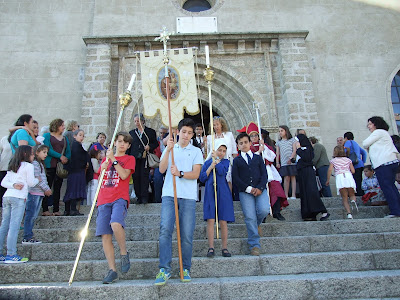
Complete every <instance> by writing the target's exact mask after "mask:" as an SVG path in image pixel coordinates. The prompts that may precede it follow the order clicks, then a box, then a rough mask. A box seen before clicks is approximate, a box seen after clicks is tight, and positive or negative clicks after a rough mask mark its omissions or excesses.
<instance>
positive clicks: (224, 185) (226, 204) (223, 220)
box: [199, 139, 235, 257]
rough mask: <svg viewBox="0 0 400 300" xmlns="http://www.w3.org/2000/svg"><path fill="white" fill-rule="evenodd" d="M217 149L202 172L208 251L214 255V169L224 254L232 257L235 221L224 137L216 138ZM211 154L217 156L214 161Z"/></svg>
mask: <svg viewBox="0 0 400 300" xmlns="http://www.w3.org/2000/svg"><path fill="white" fill-rule="evenodd" d="M214 148H215V149H216V151H213V152H212V154H211V153H210V154H209V155H208V157H207V160H206V161H205V162H204V165H203V167H202V169H201V172H200V178H199V179H200V181H201V182H204V183H205V185H206V188H205V195H204V205H203V218H204V220H205V221H206V220H207V237H208V246H209V248H208V253H207V257H214V255H215V251H214V222H215V192H214V178H213V169H214V168H215V173H216V179H217V206H218V222H219V223H220V226H221V240H222V256H224V257H231V254H230V253H229V251H228V249H227V248H228V224H227V222H235V215H234V211H233V201H232V194H231V190H230V188H229V185H228V182H227V180H226V174H227V172H228V169H229V165H230V162H229V160H228V159H227V156H226V150H227V145H226V143H225V141H224V140H223V139H216V140H215V147H214ZM211 156H212V157H213V158H215V160H214V161H213V160H212V159H211Z"/></svg>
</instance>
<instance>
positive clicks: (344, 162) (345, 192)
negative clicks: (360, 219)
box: [325, 146, 358, 219]
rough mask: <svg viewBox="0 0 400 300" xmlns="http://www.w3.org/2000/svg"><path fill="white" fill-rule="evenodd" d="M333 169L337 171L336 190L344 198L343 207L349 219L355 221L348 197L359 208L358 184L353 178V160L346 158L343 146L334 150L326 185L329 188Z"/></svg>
mask: <svg viewBox="0 0 400 300" xmlns="http://www.w3.org/2000/svg"><path fill="white" fill-rule="evenodd" d="M332 169H335V177H336V189H337V192H338V194H339V192H340V195H341V196H342V201H343V206H344V208H345V209H346V212H347V219H353V216H352V214H351V210H350V205H349V202H348V197H350V199H351V203H352V204H354V205H355V206H356V208H357V204H356V196H355V193H356V182H355V181H354V178H353V176H352V174H354V172H355V170H354V167H353V164H352V162H351V160H350V159H349V158H348V157H347V156H346V152H345V151H344V147H343V146H336V147H335V148H334V149H333V159H332V160H331V161H330V165H329V169H328V175H327V178H328V180H327V181H326V183H325V184H326V185H327V186H328V185H329V178H331V174H332ZM357 210H358V208H357Z"/></svg>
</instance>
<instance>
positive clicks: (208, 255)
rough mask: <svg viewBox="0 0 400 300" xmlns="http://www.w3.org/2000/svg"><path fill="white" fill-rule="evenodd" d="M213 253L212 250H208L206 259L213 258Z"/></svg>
mask: <svg viewBox="0 0 400 300" xmlns="http://www.w3.org/2000/svg"><path fill="white" fill-rule="evenodd" d="M214 255H215V251H214V248H208V252H207V257H214Z"/></svg>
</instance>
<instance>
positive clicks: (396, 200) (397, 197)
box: [375, 163, 400, 216]
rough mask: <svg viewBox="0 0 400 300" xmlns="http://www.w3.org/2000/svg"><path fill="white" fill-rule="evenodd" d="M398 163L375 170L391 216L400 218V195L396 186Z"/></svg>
mask: <svg viewBox="0 0 400 300" xmlns="http://www.w3.org/2000/svg"><path fill="white" fill-rule="evenodd" d="M398 167H399V164H398V163H395V164H391V165H387V166H380V167H378V168H376V169H375V174H376V177H377V178H378V182H379V185H380V186H381V190H382V192H383V194H384V195H385V198H386V201H387V203H388V205H389V209H390V214H391V215H396V216H400V194H399V191H398V190H397V188H396V186H395V185H394V182H395V178H396V172H397V168H398Z"/></svg>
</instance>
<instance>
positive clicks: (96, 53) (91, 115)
mask: <svg viewBox="0 0 400 300" xmlns="http://www.w3.org/2000/svg"><path fill="white" fill-rule="evenodd" d="M110 82H111V47H110V44H88V45H87V55H86V70H85V84H84V91H83V99H82V116H81V125H82V129H83V130H84V131H85V135H86V139H85V144H90V143H91V142H94V141H95V139H96V134H97V133H98V132H105V133H106V134H107V140H109V138H110V134H111V132H110V131H111V129H110V126H109V116H110V105H109V102H110V99H111V84H110Z"/></svg>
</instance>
